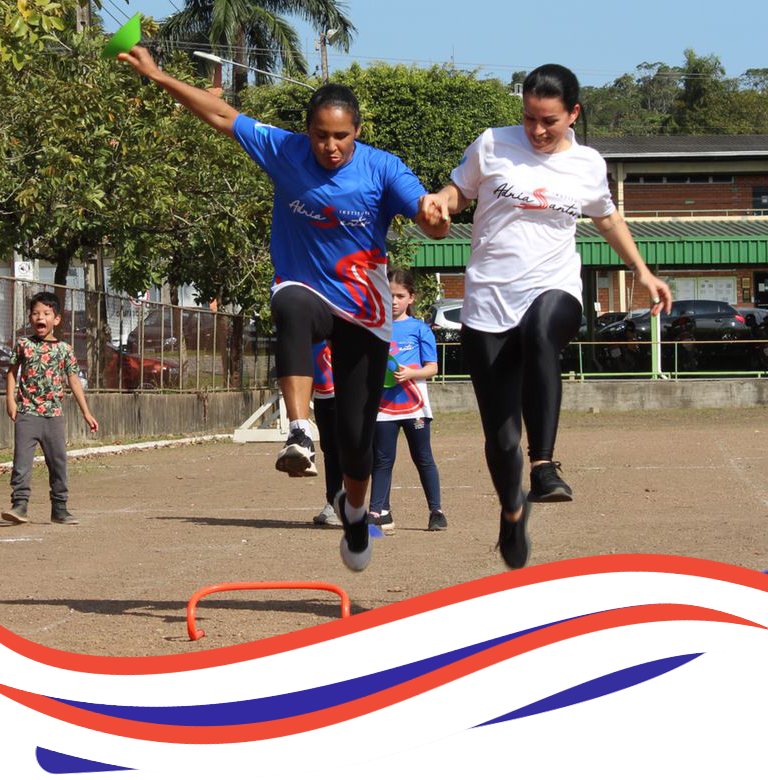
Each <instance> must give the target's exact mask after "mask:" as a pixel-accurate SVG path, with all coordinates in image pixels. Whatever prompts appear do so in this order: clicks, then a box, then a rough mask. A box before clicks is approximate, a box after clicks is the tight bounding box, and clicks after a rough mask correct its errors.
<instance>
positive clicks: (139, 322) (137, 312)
mask: <svg viewBox="0 0 768 780" xmlns="http://www.w3.org/2000/svg"><path fill="white" fill-rule="evenodd" d="M43 291H46V292H54V293H56V295H57V296H58V298H59V301H60V302H61V323H60V324H59V326H58V327H57V328H56V331H55V333H56V336H57V337H58V338H59V339H61V340H62V341H67V342H69V343H70V344H72V346H73V347H74V350H75V356H76V357H77V360H78V363H79V364H80V368H81V376H82V378H83V379H84V380H85V381H86V382H87V385H88V388H89V389H90V390H108V391H131V392H135V391H168V392H174V391H175V392H179V391H199V390H208V391H226V390H242V389H246V388H254V387H265V386H267V385H269V384H271V383H273V382H274V349H273V347H274V344H273V339H272V338H270V337H263V336H259V335H258V334H257V329H256V325H255V322H253V321H252V320H251V319H250V318H249V317H245V316H242V315H232V314H225V313H220V312H216V311H214V310H212V309H198V308H184V307H181V306H172V305H170V304H163V303H154V302H151V301H145V300H136V299H133V298H128V297H123V296H117V295H108V294H105V293H102V292H94V291H85V290H82V289H76V288H73V287H61V286H55V287H54V286H53V285H50V284H43V283H40V282H32V281H26V280H21V279H14V278H10V277H2V276H0V391H3V390H4V389H5V374H6V372H7V369H8V364H9V360H10V357H11V354H12V349H13V345H14V344H15V343H16V340H17V339H18V338H19V337H21V336H25V335H30V334H31V328H30V327H29V315H28V302H29V300H30V299H31V298H32V296H33V295H35V294H37V293H38V292H43Z"/></svg>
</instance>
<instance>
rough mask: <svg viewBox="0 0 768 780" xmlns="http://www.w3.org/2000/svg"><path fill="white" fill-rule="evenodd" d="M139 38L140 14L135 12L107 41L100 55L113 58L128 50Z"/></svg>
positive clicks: (108, 58) (109, 58)
mask: <svg viewBox="0 0 768 780" xmlns="http://www.w3.org/2000/svg"><path fill="white" fill-rule="evenodd" d="M140 40H141V14H135V15H134V16H132V17H131V18H130V19H129V20H128V21H127V22H126V23H125V24H124V25H123V26H122V27H121V28H120V29H119V30H118V31H117V32H116V33H115V34H114V35H113V36H112V37H111V38H110V39H109V40H108V41H107V45H106V46H105V47H104V51H103V52H102V53H101V56H102V57H104V59H106V60H113V59H114V58H115V57H117V55H118V54H120V53H121V52H129V51H130V50H131V49H132V48H133V47H134V46H135V45H136V44H137V43H138V42H139V41H140Z"/></svg>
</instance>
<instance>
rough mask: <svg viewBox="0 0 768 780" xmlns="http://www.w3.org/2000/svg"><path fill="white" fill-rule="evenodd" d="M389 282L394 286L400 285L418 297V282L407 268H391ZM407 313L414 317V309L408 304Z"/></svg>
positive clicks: (388, 275) (388, 276) (388, 273)
mask: <svg viewBox="0 0 768 780" xmlns="http://www.w3.org/2000/svg"><path fill="white" fill-rule="evenodd" d="M387 281H388V282H389V283H390V284H392V283H393V282H394V283H395V284H399V285H400V286H401V287H405V289H406V290H408V292H409V293H410V294H411V295H416V280H415V279H414V278H413V274H412V273H411V272H410V271H409V270H408V269H407V268H390V269H389V271H387ZM406 313H407V314H408V315H409V316H410V317H413V307H412V306H411V304H410V303H409V304H408V308H407V310H406Z"/></svg>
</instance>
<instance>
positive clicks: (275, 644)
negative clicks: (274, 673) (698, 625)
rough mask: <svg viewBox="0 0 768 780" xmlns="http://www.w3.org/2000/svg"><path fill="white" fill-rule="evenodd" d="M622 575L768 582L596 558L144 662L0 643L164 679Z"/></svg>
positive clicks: (663, 563)
mask: <svg viewBox="0 0 768 780" xmlns="http://www.w3.org/2000/svg"><path fill="white" fill-rule="evenodd" d="M621 572H649V573H657V574H680V575H684V576H694V577H703V578H706V579H711V580H717V581H719V582H728V583H732V584H734V585H742V586H744V587H747V588H752V589H753V590H758V591H763V592H765V593H768V576H766V575H765V574H763V573H762V572H759V571H752V570H750V569H744V568H742V567H740V566H732V565H731V564H727V563H719V562H717V561H705V560H702V559H699V558H685V557H682V556H676V555H598V556H593V557H589V558H575V559H571V560H567V561H556V562H554V563H544V564H540V565H539V566H532V567H531V568H530V569H522V570H521V571H516V572H504V573H502V574H495V575H492V576H490V577H484V578H482V579H479V580H473V581H471V582H464V583H461V584H460V585H454V586H452V587H450V588H445V589H443V590H438V591H435V592H433V593H426V594H424V595H423V596H416V597H414V598H410V599H406V600H405V601H401V602H398V603H397V604H388V605H386V606H384V607H379V608H378V609H372V610H370V611H369V612H363V613H360V614H358V615H353V616H352V617H350V618H348V619H346V620H336V621H333V622H331V623H325V624H323V625H320V626H312V627H310V628H305V629H303V630H301V631H295V632H292V633H290V634H284V635H281V636H276V637H270V638H268V639H260V640H258V641H256V642H247V643H244V644H239V645H234V646H232V647H223V648H215V649H212V650H199V651H197V652H194V653H187V654H184V655H159V656H150V657H144V658H108V657H104V656H97V655H82V654H79V653H70V652H67V651H64V650H54V649H52V648H49V647H45V646H43V645H39V644H37V643H35V642H32V641H30V640H29V639H24V638H23V637H20V636H18V635H17V634H14V633H13V632H11V631H8V629H6V628H3V627H2V626H0V643H2V644H3V645H4V646H5V647H7V648H8V649H9V650H12V651H13V652H15V653H18V654H19V655H21V656H24V657H25V658H29V659H30V660H33V661H36V662H37V663H41V664H45V665H47V666H52V667H55V668H58V669H67V670H69V671H73V672H87V673H89V674H105V675H131V674H142V675H143V674H169V673H174V672H187V671H192V670H195V669H210V668H212V667H215V666H226V665H227V664H235V663H241V662H243V661H249V660H252V659H254V658H265V657H267V656H270V655H276V654H278V653H285V652H289V651H291V650H296V649H298V648H301V647H309V646H311V645H314V644H319V643H320V642H326V641H328V640H329V639H335V638H336V637H339V636H347V635H349V634H354V633H357V632H360V631H367V630H368V629H370V628H374V627H376V626H382V625H386V624H388V623H394V622H396V621H398V620H403V619H405V618H408V617H412V616H414V615H419V614H422V613H425V612H430V611H432V610H435V609H441V608H442V607H447V606H450V605H452V604H459V603H462V602H465V601H469V600H471V599H475V598H481V597H482V596H487V595H489V594H492V593H500V592H501V591H504V590H512V589H514V588H521V587H525V586H528V585H536V584H539V583H542V582H553V581H555V580H562V579H569V578H571V577H584V576H588V575H592V574H616V573H621Z"/></svg>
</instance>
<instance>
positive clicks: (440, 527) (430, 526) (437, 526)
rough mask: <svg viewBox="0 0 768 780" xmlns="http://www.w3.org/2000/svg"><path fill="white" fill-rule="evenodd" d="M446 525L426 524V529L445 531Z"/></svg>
mask: <svg viewBox="0 0 768 780" xmlns="http://www.w3.org/2000/svg"><path fill="white" fill-rule="evenodd" d="M447 530H448V526H447V525H428V526H427V531H447Z"/></svg>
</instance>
